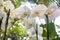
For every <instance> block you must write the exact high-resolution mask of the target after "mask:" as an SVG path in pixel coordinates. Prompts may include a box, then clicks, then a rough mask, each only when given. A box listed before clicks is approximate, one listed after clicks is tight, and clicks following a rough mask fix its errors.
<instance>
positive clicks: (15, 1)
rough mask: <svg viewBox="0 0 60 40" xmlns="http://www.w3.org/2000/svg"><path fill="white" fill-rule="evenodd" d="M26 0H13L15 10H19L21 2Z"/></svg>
mask: <svg viewBox="0 0 60 40" xmlns="http://www.w3.org/2000/svg"><path fill="white" fill-rule="evenodd" d="M23 1H24V0H11V2H12V3H13V4H14V6H15V8H18V7H19V6H20V5H21V2H23Z"/></svg>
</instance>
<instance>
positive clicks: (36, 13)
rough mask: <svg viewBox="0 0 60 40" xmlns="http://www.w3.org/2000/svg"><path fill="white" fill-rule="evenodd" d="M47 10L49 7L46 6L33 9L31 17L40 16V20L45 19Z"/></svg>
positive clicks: (40, 5)
mask: <svg viewBox="0 0 60 40" xmlns="http://www.w3.org/2000/svg"><path fill="white" fill-rule="evenodd" d="M46 10H47V7H46V6H45V5H44V4H39V5H37V6H36V7H34V8H33V10H32V13H31V17H36V16H39V17H40V18H43V17H44V14H45V12H46Z"/></svg>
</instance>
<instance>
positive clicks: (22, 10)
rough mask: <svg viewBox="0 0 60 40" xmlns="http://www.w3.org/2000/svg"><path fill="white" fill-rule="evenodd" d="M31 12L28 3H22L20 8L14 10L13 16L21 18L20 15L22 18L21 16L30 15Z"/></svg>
mask: <svg viewBox="0 0 60 40" xmlns="http://www.w3.org/2000/svg"><path fill="white" fill-rule="evenodd" d="M30 13H31V10H30V8H29V7H27V6H26V5H22V6H20V7H19V8H17V9H15V10H13V11H12V16H13V17H14V18H19V17H20V18H21V17H26V16H29V14H30Z"/></svg>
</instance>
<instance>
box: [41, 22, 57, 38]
mask: <svg viewBox="0 0 60 40" xmlns="http://www.w3.org/2000/svg"><path fill="white" fill-rule="evenodd" d="M40 26H42V27H43V34H42V35H43V37H46V35H47V34H46V30H47V29H46V30H44V28H46V24H45V25H40ZM48 28H49V37H51V38H54V37H55V36H57V34H56V30H55V26H54V23H52V22H51V23H49V27H48Z"/></svg>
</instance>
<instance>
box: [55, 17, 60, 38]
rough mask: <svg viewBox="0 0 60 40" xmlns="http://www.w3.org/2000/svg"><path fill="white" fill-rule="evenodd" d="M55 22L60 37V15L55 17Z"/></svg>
mask: <svg viewBox="0 0 60 40" xmlns="http://www.w3.org/2000/svg"><path fill="white" fill-rule="evenodd" d="M54 24H55V30H56V32H57V35H58V36H59V37H60V16H59V17H57V18H56V19H55V21H54Z"/></svg>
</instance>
